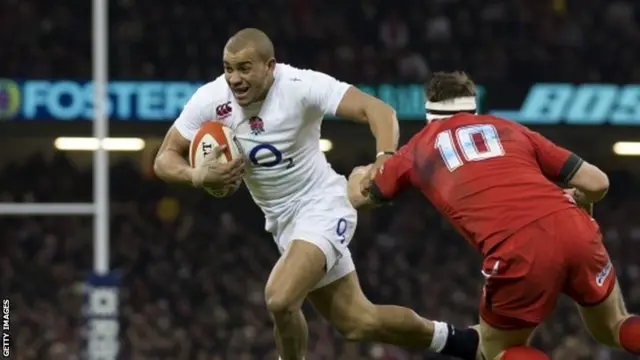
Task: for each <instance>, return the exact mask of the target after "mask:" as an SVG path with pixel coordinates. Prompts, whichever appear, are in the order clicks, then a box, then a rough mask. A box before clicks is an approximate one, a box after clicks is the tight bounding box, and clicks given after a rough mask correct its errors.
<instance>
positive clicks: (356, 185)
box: [347, 165, 377, 210]
mask: <svg viewBox="0 0 640 360" xmlns="http://www.w3.org/2000/svg"><path fill="white" fill-rule="evenodd" d="M370 167H371V165H369V166H359V167H356V168H355V169H353V172H351V175H349V184H348V186H347V192H348V194H349V202H351V206H353V207H354V208H355V209H358V210H360V209H367V208H372V207H375V205H377V203H376V202H375V201H374V200H373V199H372V198H371V197H370V196H369V195H366V196H365V195H362V192H361V191H360V183H361V182H362V179H364V177H365V176H367V172H368V171H369V168H370Z"/></svg>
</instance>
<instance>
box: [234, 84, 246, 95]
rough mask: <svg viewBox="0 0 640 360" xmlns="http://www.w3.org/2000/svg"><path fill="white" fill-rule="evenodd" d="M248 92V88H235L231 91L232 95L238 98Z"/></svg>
mask: <svg viewBox="0 0 640 360" xmlns="http://www.w3.org/2000/svg"><path fill="white" fill-rule="evenodd" d="M248 92H249V86H243V87H237V88H234V89H233V93H234V94H235V95H236V96H238V97H243V96H245V95H247V93H248Z"/></svg>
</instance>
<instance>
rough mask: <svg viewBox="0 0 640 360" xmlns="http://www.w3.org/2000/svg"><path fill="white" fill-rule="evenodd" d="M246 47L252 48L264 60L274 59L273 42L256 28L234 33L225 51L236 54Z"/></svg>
mask: <svg viewBox="0 0 640 360" xmlns="http://www.w3.org/2000/svg"><path fill="white" fill-rule="evenodd" d="M248 47H253V48H254V49H255V50H256V52H257V53H258V55H260V57H261V58H262V59H264V60H269V59H271V58H273V57H274V55H275V51H274V49H273V42H271V39H269V36H268V35H267V34H265V33H264V31H262V30H260V29H256V28H246V29H242V30H240V31H238V32H237V33H235V34H234V35H233V36H232V37H231V38H229V41H227V44H226V45H225V50H227V51H229V52H232V53H236V52H238V51H241V50H244V49H246V48H248Z"/></svg>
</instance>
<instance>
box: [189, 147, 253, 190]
mask: <svg viewBox="0 0 640 360" xmlns="http://www.w3.org/2000/svg"><path fill="white" fill-rule="evenodd" d="M225 148H226V145H224V146H217V147H215V148H213V151H211V153H210V154H209V155H207V156H206V157H205V159H204V161H203V162H202V164H201V165H200V166H198V167H197V168H195V169H194V170H193V172H192V176H191V181H192V182H193V186H195V187H197V188H201V187H210V188H214V189H216V188H224V187H226V186H234V185H236V184H238V183H239V182H240V181H242V177H243V176H244V170H245V168H244V162H243V161H242V159H234V160H232V161H230V162H228V163H222V162H220V161H219V160H218V159H219V158H220V156H222V153H223V151H224V149H225Z"/></svg>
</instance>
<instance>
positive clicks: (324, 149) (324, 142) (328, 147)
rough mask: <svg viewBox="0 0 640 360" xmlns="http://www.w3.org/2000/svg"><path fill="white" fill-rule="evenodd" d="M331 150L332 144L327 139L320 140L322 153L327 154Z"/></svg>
mask: <svg viewBox="0 0 640 360" xmlns="http://www.w3.org/2000/svg"><path fill="white" fill-rule="evenodd" d="M331 149H333V143H332V142H331V140H329V139H320V150H321V151H322V152H329V151H331Z"/></svg>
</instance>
